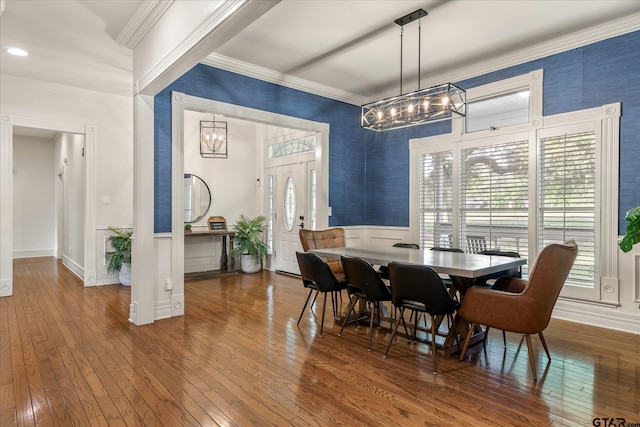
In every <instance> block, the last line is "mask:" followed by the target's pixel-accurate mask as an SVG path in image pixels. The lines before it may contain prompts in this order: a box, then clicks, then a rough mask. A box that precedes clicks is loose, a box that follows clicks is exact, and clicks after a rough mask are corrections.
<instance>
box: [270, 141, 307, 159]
mask: <svg viewBox="0 0 640 427" xmlns="http://www.w3.org/2000/svg"><path fill="white" fill-rule="evenodd" d="M314 151H316V136H315V135H309V136H305V137H303V138H297V139H292V140H290V141H285V142H280V143H278V144H271V145H269V157H268V158H269V159H277V158H280V157H289V156H295V155H298V154H302V153H310V152H314Z"/></svg>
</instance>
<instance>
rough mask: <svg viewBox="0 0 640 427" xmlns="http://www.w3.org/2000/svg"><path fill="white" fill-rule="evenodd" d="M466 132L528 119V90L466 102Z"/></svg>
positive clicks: (514, 123) (495, 127) (523, 121)
mask: <svg viewBox="0 0 640 427" xmlns="http://www.w3.org/2000/svg"><path fill="white" fill-rule="evenodd" d="M466 120H467V124H466V131H467V132H477V131H479V130H492V129H499V128H502V127H504V126H510V125H516V124H521V123H527V122H528V121H529V90H528V89H525V90H519V91H517V92H513V93H508V94H505V95H499V96H495V97H492V98H487V99H481V100H478V101H473V102H468V103H467V116H466Z"/></svg>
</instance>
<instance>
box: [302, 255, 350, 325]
mask: <svg viewBox="0 0 640 427" xmlns="http://www.w3.org/2000/svg"><path fill="white" fill-rule="evenodd" d="M296 258H297V259H298V266H299V267H300V275H301V276H302V284H303V285H304V287H305V288H307V289H309V295H307V300H306V301H305V302H304V306H303V307H302V311H301V312H300V317H298V323H297V324H298V325H299V324H300V320H301V319H302V315H303V314H304V311H305V309H306V308H307V304H309V299H310V298H311V294H313V292H314V291H316V292H318V293H322V294H323V295H324V299H323V301H322V320H321V321H320V337H322V331H323V328H324V313H325V311H326V310H325V309H326V305H327V293H331V305H332V307H333V317H334V318H336V317H338V302H337V299H336V293H337V292H340V291H342V290H343V289H345V288H346V287H347V285H346V282H345V281H339V280H338V279H336V276H335V275H334V274H333V272H332V271H331V267H329V265H327V263H325V262H324V261H323V260H322V259H320V257H318V256H317V255H316V254H314V253H311V252H296ZM316 296H317V294H316ZM314 301H315V298H314ZM311 305H313V303H311Z"/></svg>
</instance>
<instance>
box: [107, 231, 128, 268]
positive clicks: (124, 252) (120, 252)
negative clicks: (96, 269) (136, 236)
mask: <svg viewBox="0 0 640 427" xmlns="http://www.w3.org/2000/svg"><path fill="white" fill-rule="evenodd" d="M109 230H111V232H112V233H113V236H109V237H108V238H107V240H108V241H109V244H110V245H111V248H112V249H113V250H112V251H108V252H107V272H108V273H109V274H112V273H117V272H119V271H120V269H122V264H131V234H133V232H132V231H128V230H122V229H118V228H113V227H109Z"/></svg>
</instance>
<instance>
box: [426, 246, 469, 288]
mask: <svg viewBox="0 0 640 427" xmlns="http://www.w3.org/2000/svg"><path fill="white" fill-rule="evenodd" d="M431 250H432V251H440V252H454V253H457V254H463V253H464V251H463V250H462V249H460V248H443V247H440V246H434V247H433V248H431ZM439 276H440V278H441V279H442V281H443V282H444V284H445V286H446V287H447V288H449V289H451V278H450V277H449V275H448V274H444V273H442V274H439Z"/></svg>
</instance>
